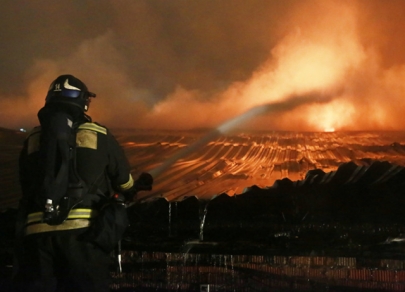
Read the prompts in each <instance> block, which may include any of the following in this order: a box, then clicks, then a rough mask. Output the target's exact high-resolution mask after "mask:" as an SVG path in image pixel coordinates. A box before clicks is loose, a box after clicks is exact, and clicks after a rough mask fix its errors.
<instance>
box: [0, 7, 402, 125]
mask: <svg viewBox="0 0 405 292" xmlns="http://www.w3.org/2000/svg"><path fill="white" fill-rule="evenodd" d="M154 3H155V2H154V1H144V0H142V1H135V2H134V3H132V4H130V5H123V4H122V3H121V2H120V1H113V3H111V4H110V6H111V8H112V9H111V11H114V13H113V14H112V15H111V21H108V22H106V23H104V22H97V25H95V26H94V31H93V30H92V31H91V32H92V33H93V34H91V36H85V34H84V33H82V32H81V30H80V31H76V30H77V28H72V30H69V33H68V34H67V35H64V36H63V39H59V38H60V37H62V36H59V35H57V36H55V38H57V39H55V43H66V41H68V40H69V38H71V39H74V40H75V42H74V44H75V45H74V46H72V47H71V49H66V48H63V50H60V54H59V53H58V51H55V50H52V52H49V53H48V52H47V50H46V49H44V48H42V47H40V46H39V47H38V46H31V47H32V50H34V49H35V48H37V47H38V48H37V49H38V51H35V52H34V51H33V52H31V51H29V50H28V51H26V50H25V51H24V52H25V54H24V56H23V57H24V58H22V56H21V57H20V56H14V57H13V58H11V57H10V58H9V59H10V60H18V59H21V60H24V62H15V66H17V65H18V66H25V67H24V68H8V66H5V68H8V72H19V73H20V74H19V75H18V76H21V79H20V80H18V82H8V83H7V84H3V86H2V87H0V88H2V89H3V88H4V87H5V86H6V85H7V86H10V88H8V89H7V90H5V91H4V92H3V93H1V95H0V107H1V108H2V115H1V117H0V126H3V127H13V128H15V129H18V128H20V127H24V128H25V127H27V128H28V127H30V126H34V125H36V124H37V123H38V121H37V116H36V114H37V112H38V110H39V109H40V107H41V106H43V104H44V98H45V96H46V91H47V89H48V86H49V84H50V82H51V81H52V80H53V79H54V78H55V77H56V76H58V75H60V74H65V73H71V74H73V75H77V77H79V78H81V79H83V80H84V81H85V83H87V85H88V87H89V89H90V90H91V91H94V92H96V93H97V96H98V97H97V99H95V100H94V102H92V104H91V106H90V111H89V112H88V113H89V114H90V115H91V116H92V117H93V120H94V121H97V122H99V123H101V124H104V125H106V126H108V127H110V128H114V127H119V128H123V127H124V128H152V129H173V130H183V129H193V128H199V129H200V128H211V129H215V128H217V127H218V126H219V125H222V124H223V123H224V121H231V120H232V119H233V118H235V117H238V116H240V115H242V114H243V113H245V112H246V111H248V110H249V109H252V108H255V107H257V106H260V105H263V104H270V103H274V102H283V101H284V100H286V99H287V98H289V97H291V96H305V95H307V94H308V93H313V92H318V93H319V94H320V95H321V96H333V99H331V100H328V102H324V101H322V100H320V103H316V102H315V103H309V104H305V103H302V104H300V106H299V107H294V108H292V109H291V110H289V111H285V112H277V113H276V114H268V115H266V116H261V117H257V118H253V119H250V122H249V123H240V125H239V126H240V127H241V128H249V127H250V128H251V129H253V130H255V129H260V130H289V131H320V132H322V131H331V130H332V129H333V130H334V131H341V130H345V131H350V130H404V127H405V115H404V114H403V112H404V109H405V98H404V96H405V83H404V82H403V80H404V78H405V57H404V54H403V48H404V47H405V35H404V34H402V31H403V30H404V29H405V20H404V19H403V16H402V14H401V13H399V11H404V9H405V2H404V1H380V0H369V1H360V0H353V1H333V0H313V1H306V0H303V1H292V2H291V1H262V2H261V0H259V2H258V3H256V4H252V3H250V2H249V1H236V2H235V1H231V0H225V1H219V2H218V1H195V2H193V4H192V5H180V4H179V3H180V2H179V1H167V2H165V5H166V6H165V7H166V8H167V9H162V7H158V6H159V5H156V3H155V4H154ZM220 3H221V4H220ZM54 5H55V7H53V9H52V11H57V10H58V9H61V10H62V8H63V6H59V5H62V4H58V3H55V4H54ZM10 7H11V6H10ZM30 9H33V10H35V9H41V13H43V14H44V16H49V18H50V19H53V18H52V17H53V15H52V14H50V13H51V12H50V11H47V10H43V9H42V7H36V4H32V7H31V8H30ZM104 9H105V7H100V13H101V14H102V13H108V14H109V15H110V14H111V13H110V12H111V11H110V10H109V11H104ZM168 11H170V13H171V15H173V17H167V13H168ZM258 12H260V13H258ZM43 14H41V15H43ZM51 16H52V17H51ZM42 19H47V18H46V17H42ZM150 19H154V20H155V21H150ZM387 19H389V21H387ZM19 21H24V20H23V19H19ZM95 21H96V20H95ZM35 23H36V22H35V21H33V22H32V24H33V25H34V24H35ZM38 23H39V24H41V26H40V27H36V28H38V31H41V30H40V28H41V29H42V28H43V26H44V25H43V23H42V22H38ZM78 23H81V22H80V21H79V22H78ZM107 23H108V24H107ZM39 24H38V25H39ZM62 24H63V22H61V24H60V25H62ZM55 25H56V26H58V25H59V24H55ZM107 26H109V27H107ZM3 27H7V28H8V29H10V28H14V27H18V26H13V25H9V26H3ZM33 29H35V28H33ZM55 31H57V28H56V27H55ZM8 33H10V34H11V35H12V34H13V32H8ZM29 37H32V36H29V35H28V34H27V36H25V35H19V38H22V40H21V42H22V43H33V41H32V40H31V39H24V38H29ZM36 37H37V36H36ZM37 38H38V39H39V37H37ZM10 52H11V51H10ZM18 52H19V50H15V54H17V53H18ZM47 54H48V55H47ZM76 64H81V65H82V66H79V67H80V69H79V67H78V66H77V65H76ZM17 69H18V70H20V71H18V70H17ZM4 74H6V73H4ZM5 80H6V78H5ZM7 80H8V79H7ZM3 83H6V81H3ZM12 86H14V88H12ZM13 89H15V90H14V91H16V93H15V94H14V91H13Z"/></svg>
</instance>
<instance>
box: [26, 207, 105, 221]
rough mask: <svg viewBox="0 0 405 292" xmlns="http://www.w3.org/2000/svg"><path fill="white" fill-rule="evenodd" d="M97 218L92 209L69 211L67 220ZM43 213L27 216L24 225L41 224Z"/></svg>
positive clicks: (95, 212)
mask: <svg viewBox="0 0 405 292" xmlns="http://www.w3.org/2000/svg"><path fill="white" fill-rule="evenodd" d="M95 216H97V211H96V210H92V209H84V208H78V209H73V210H70V212H69V215H68V217H67V219H90V218H93V217H95ZM43 218H44V212H36V213H31V214H28V216H27V222H26V224H31V223H35V222H42V219H43Z"/></svg>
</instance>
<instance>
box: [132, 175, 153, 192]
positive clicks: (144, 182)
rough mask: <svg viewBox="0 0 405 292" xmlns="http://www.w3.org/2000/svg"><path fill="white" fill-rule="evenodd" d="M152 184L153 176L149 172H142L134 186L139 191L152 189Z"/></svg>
mask: <svg viewBox="0 0 405 292" xmlns="http://www.w3.org/2000/svg"><path fill="white" fill-rule="evenodd" d="M152 184H153V177H152V176H151V175H150V174H149V173H147V172H142V173H141V175H140V176H139V177H138V179H137V180H136V181H135V184H134V186H135V189H136V190H137V191H150V190H152Z"/></svg>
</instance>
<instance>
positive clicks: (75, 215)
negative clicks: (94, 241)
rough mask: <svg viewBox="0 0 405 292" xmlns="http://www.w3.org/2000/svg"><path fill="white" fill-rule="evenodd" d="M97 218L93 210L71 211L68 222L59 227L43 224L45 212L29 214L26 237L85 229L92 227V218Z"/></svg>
mask: <svg viewBox="0 0 405 292" xmlns="http://www.w3.org/2000/svg"><path fill="white" fill-rule="evenodd" d="M95 216H97V211H96V210H93V209H84V208H78V209H73V210H70V212H69V214H68V216H67V218H66V220H65V221H64V222H63V223H61V224H59V225H49V224H47V223H44V222H43V218H44V212H36V213H31V214H28V216H27V221H26V224H27V226H26V228H25V235H29V234H33V233H41V232H50V231H60V230H70V229H78V228H85V227H88V226H90V220H89V219H91V218H94V217H95Z"/></svg>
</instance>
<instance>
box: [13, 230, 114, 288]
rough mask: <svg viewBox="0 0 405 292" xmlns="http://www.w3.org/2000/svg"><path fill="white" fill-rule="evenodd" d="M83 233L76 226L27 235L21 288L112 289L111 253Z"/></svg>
mask: <svg viewBox="0 0 405 292" xmlns="http://www.w3.org/2000/svg"><path fill="white" fill-rule="evenodd" d="M81 233H82V232H80V230H75V231H60V232H45V233H39V234H33V235H29V236H27V237H26V238H25V239H24V242H23V251H22V258H21V263H20V267H19V273H18V274H17V277H16V288H17V291H29V292H34V291H35V292H36V291H38V292H39V291H41V292H51V291H52V292H54V291H58V292H59V291H83V292H85V291H86V292H92V291H94V292H104V291H105V292H107V291H110V290H109V285H110V273H109V265H110V263H111V258H110V254H109V253H106V252H104V251H103V250H102V249H100V248H99V247H97V246H95V245H94V244H92V243H90V242H88V241H83V240H81V239H80V234H81Z"/></svg>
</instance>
